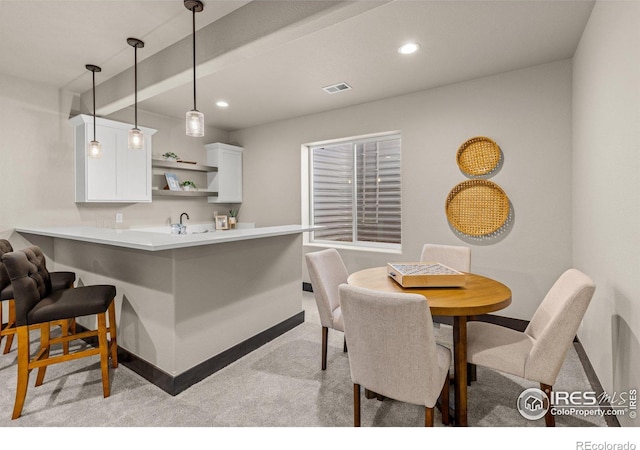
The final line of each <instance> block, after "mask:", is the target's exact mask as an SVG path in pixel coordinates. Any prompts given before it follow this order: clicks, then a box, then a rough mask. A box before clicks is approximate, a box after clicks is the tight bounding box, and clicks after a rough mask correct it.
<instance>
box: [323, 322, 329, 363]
mask: <svg viewBox="0 0 640 450" xmlns="http://www.w3.org/2000/svg"><path fill="white" fill-rule="evenodd" d="M328 337H329V328H327V327H322V370H327V340H328Z"/></svg>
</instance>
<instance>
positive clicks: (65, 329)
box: [60, 320, 69, 355]
mask: <svg viewBox="0 0 640 450" xmlns="http://www.w3.org/2000/svg"><path fill="white" fill-rule="evenodd" d="M60 329H61V330H62V333H61V336H62V337H66V336H69V321H68V320H63V321H62V322H61V323H60ZM62 354H63V355H68V354H69V341H64V342H63V343H62Z"/></svg>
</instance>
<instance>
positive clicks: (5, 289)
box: [0, 239, 76, 355]
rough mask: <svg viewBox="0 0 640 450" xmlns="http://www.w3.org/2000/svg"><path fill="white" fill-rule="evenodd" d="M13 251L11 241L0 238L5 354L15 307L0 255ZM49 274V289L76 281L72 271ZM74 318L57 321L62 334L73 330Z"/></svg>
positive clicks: (13, 325) (1, 333) (12, 330)
mask: <svg viewBox="0 0 640 450" xmlns="http://www.w3.org/2000/svg"><path fill="white" fill-rule="evenodd" d="M12 251H13V247H12V246H11V243H10V242H9V241H8V240H6V239H0V302H4V301H6V302H7V313H8V314H7V316H8V317H7V324H6V326H5V327H4V328H2V331H0V344H1V343H2V338H3V337H4V336H6V337H7V342H6V343H5V346H4V352H3V353H4V354H5V355H6V354H7V353H9V351H11V345H12V344H13V336H14V335H15V333H16V307H15V302H14V300H13V286H11V280H10V279H9V274H8V273H7V269H6V268H5V267H4V264H3V263H2V255H4V254H5V253H9V252H12ZM49 275H50V276H51V290H52V291H59V290H62V289H69V288H72V287H73V283H75V281H76V274H75V273H73V272H62V271H59V272H49ZM2 323H3V321H2V305H1V304H0V326H2ZM75 324H76V321H75V319H71V320H64V321H61V322H59V323H58V325H60V326H61V327H62V334H63V335H66V334H67V333H68V332H69V331H71V332H75ZM63 350H64V353H65V354H66V353H69V343H68V342H65V343H64V344H63Z"/></svg>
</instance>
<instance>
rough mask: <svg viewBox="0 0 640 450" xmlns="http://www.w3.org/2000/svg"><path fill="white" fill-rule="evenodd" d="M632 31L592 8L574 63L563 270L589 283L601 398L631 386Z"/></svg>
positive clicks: (637, 270) (589, 345) (635, 157)
mask: <svg viewBox="0 0 640 450" xmlns="http://www.w3.org/2000/svg"><path fill="white" fill-rule="evenodd" d="M639 23H640V3H638V2H598V3H596V5H595V7H594V9H593V12H592V13H591V18H590V20H589V23H588V25H587V27H586V29H585V32H584V34H583V36H582V39H581V41H580V44H579V47H578V50H577V52H576V54H575V57H574V75H573V171H574V182H573V261H574V265H575V266H576V267H577V268H578V269H581V270H583V271H585V272H586V273H588V274H589V275H590V276H591V277H592V278H593V279H594V281H595V283H596V292H595V295H594V298H593V300H592V303H591V305H590V307H589V309H588V311H587V314H586V317H585V319H584V325H583V328H582V329H581V330H580V332H579V334H578V336H579V338H580V340H581V341H582V343H583V345H584V347H585V350H586V352H587V354H588V356H589V359H590V361H591V363H592V364H593V366H594V368H595V371H596V373H597V375H598V378H599V379H600V382H601V383H602V385H603V387H604V389H605V390H606V391H607V392H609V393H611V392H621V391H627V390H629V389H632V388H633V389H637V388H638V387H640V363H639V360H640V358H639V356H638V355H639V354H640V344H639V340H638V330H640V200H639V199H640V150H639V142H640V54H639V53H638V50H639V49H640V31H639V30H640V29H639V28H638V24H639ZM619 419H620V422H621V423H622V424H623V425H635V426H637V425H638V423H639V422H638V419H636V420H632V419H630V418H629V417H628V416H622V417H619Z"/></svg>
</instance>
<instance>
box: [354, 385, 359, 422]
mask: <svg viewBox="0 0 640 450" xmlns="http://www.w3.org/2000/svg"><path fill="white" fill-rule="evenodd" d="M353 426H354V427H359V426H360V385H359V384H355V383H354V384H353Z"/></svg>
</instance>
